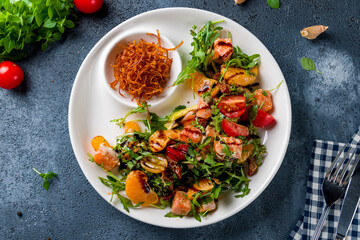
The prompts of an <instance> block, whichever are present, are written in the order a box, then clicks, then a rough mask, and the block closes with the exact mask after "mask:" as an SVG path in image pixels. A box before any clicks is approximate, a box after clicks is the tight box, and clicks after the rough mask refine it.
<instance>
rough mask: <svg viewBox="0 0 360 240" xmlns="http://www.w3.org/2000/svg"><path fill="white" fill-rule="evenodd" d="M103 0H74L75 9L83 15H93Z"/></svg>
mask: <svg viewBox="0 0 360 240" xmlns="http://www.w3.org/2000/svg"><path fill="white" fill-rule="evenodd" d="M103 2H104V0H74V4H75V7H76V8H77V9H79V11H80V12H83V13H87V14H89V13H94V12H97V11H99V9H100V8H101V6H102V5H103Z"/></svg>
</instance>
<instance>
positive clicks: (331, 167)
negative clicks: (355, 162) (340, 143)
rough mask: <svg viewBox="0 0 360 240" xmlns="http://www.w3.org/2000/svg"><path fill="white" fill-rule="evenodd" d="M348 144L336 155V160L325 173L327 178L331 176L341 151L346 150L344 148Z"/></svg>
mask: <svg viewBox="0 0 360 240" xmlns="http://www.w3.org/2000/svg"><path fill="white" fill-rule="evenodd" d="M346 146H348V144H346V145H344V147H343V148H342V149H341V150H340V151H339V153H338V154H337V155H336V157H335V160H334V161H333V162H332V163H331V165H330V167H329V170H328V171H327V172H326V174H325V178H329V175H330V174H331V172H332V171H333V170H334V167H335V164H336V162H337V161H338V160H339V158H340V155H341V153H343V152H344V149H345V148H346Z"/></svg>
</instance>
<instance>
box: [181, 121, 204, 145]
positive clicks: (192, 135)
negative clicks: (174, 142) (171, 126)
mask: <svg viewBox="0 0 360 240" xmlns="http://www.w3.org/2000/svg"><path fill="white" fill-rule="evenodd" d="M189 139H190V140H191V141H192V142H193V143H199V142H201V139H202V133H201V130H200V129H198V128H196V127H194V126H192V125H187V126H186V127H184V129H183V130H181V132H180V141H182V142H186V143H188V142H189Z"/></svg>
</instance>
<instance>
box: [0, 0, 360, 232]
mask: <svg viewBox="0 0 360 240" xmlns="http://www.w3.org/2000/svg"><path fill="white" fill-rule="evenodd" d="M280 1H281V7H280V9H278V10H274V9H270V7H269V6H268V5H267V4H266V0H248V1H247V2H246V3H245V4H243V5H242V6H235V5H234V4H233V1H232V0H226V1H225V0H209V1H200V0H181V1H174V0H154V1H144V0H139V1H130V0H123V1H110V0H105V5H104V7H103V8H102V10H101V11H100V12H98V13H96V14H93V15H82V14H79V21H78V23H79V24H78V26H77V27H76V28H75V29H72V30H71V31H68V32H67V35H66V36H65V37H64V38H63V39H62V40H61V41H59V42H57V43H55V44H53V45H51V46H50V48H49V49H48V50H47V51H45V52H41V51H35V52H34V53H32V54H31V56H30V57H29V58H27V59H25V60H22V61H20V62H18V64H20V65H21V67H22V68H23V69H24V72H25V74H26V78H25V82H24V83H23V84H22V85H21V86H20V87H19V88H17V89H15V90H11V91H7V90H3V89H0V109H1V112H0V123H1V124H0V189H1V191H0V239H44V238H45V239H46V238H47V237H50V238H51V239H110V238H111V239H141V238H163V239H195V238H197V239H219V238H223V239H228V238H236V239H286V238H287V236H288V235H289V233H290V231H291V229H292V228H293V226H294V225H295V224H296V222H297V220H298V218H299V216H300V215H301V213H302V211H303V207H304V200H305V191H306V176H307V172H308V167H309V159H310V153H311V147H312V142H313V140H314V139H324V140H334V141H347V140H348V139H349V138H350V137H351V135H352V134H353V131H355V129H356V128H357V127H358V125H359V124H360V112H359V110H360V101H359V99H360V78H359V76H360V72H359V67H358V66H359V65H360V25H359V21H360V4H359V2H358V0H347V1H328V0H296V1H285V0H280ZM164 7H192V8H200V9H205V10H209V11H212V12H216V13H219V14H222V15H224V16H226V17H229V18H231V19H233V20H235V21H236V22H238V23H239V24H241V25H243V26H244V27H246V28H247V29H249V30H250V31H251V32H252V33H254V34H255V35H256V36H257V37H258V38H259V39H260V40H261V41H262V42H263V43H264V44H265V46H266V47H267V48H268V49H269V50H270V52H271V53H272V54H273V56H274V57H275V59H276V60H277V62H278V63H279V65H280V68H281V69H282V71H283V73H284V75H285V78H286V81H287V84H288V87H289V91H290V95H291V100H292V109H293V122H292V124H293V128H292V134H291V139H290V143H289V147H288V151H287V154H286V156H285V159H284V162H283V164H282V166H281V168H280V170H279V172H278V173H277V175H276V176H275V178H274V179H273V181H272V182H271V184H270V185H269V186H268V188H267V189H266V190H265V191H264V192H263V193H262V194H261V195H260V197H259V198H258V199H257V200H255V201H254V202H253V203H252V204H251V205H249V206H248V207H247V208H246V209H244V210H243V211H241V212H240V213H238V214H236V215H235V216H233V217H231V218H229V219H227V220H224V221H222V222H220V223H217V224H213V225H210V226H206V227H202V228H197V229H190V230H174V229H163V228H159V227H154V226H150V225H147V224H144V223H141V222H139V221H136V220H133V219H132V218H130V217H127V216H126V215H124V214H122V213H120V212H119V211H118V210H116V209H115V208H113V207H112V206H111V205H110V204H107V203H106V202H105V201H104V200H103V199H102V198H101V197H100V196H99V194H97V192H96V191H95V190H94V189H93V188H92V187H91V186H90V184H89V183H88V181H87V180H86V178H85V176H84V175H83V173H82V171H81V170H80V168H79V166H78V164H77V162H76V159H75V156H74V154H73V151H72V147H71V143H70V139H69V135H68V124H67V117H68V116H67V111H68V103H69V102H68V101H69V96H70V91H71V88H72V84H73V81H74V79H75V76H76V73H77V71H78V69H79V67H80V64H81V62H82V61H83V60H84V58H85V57H86V55H87V54H88V52H89V51H90V50H91V48H92V47H93V46H94V45H95V44H96V42H97V41H98V40H99V39H100V38H101V37H102V36H103V35H104V34H106V33H107V32H108V31H109V30H111V29H112V28H113V27H115V26H116V25H118V24H120V23H121V22H122V21H124V20H126V19H128V18H130V17H133V16H135V15H137V14H139V13H142V12H145V11H148V10H152V9H157V8H164ZM315 24H324V25H328V26H330V28H329V30H328V31H327V32H326V33H325V34H323V35H322V36H320V37H319V38H318V39H317V40H314V41H308V40H306V39H303V38H301V37H300V35H299V30H301V29H302V28H303V27H306V26H309V25H315ZM303 56H306V57H309V58H312V59H313V60H314V62H315V64H316V66H317V68H318V69H319V70H320V71H321V72H323V73H324V74H323V75H319V74H317V73H315V72H313V71H312V72H307V71H305V70H303V69H302V68H301V65H300V58H301V57H303ZM34 166H35V167H37V168H38V169H39V170H45V171H47V170H51V171H54V172H56V173H58V174H59V178H58V179H56V180H55V181H53V183H52V185H51V187H50V189H49V191H45V190H44V189H42V186H41V183H42V181H41V178H40V177H39V176H38V175H37V174H35V173H34V172H33V170H32V167H34ZM17 211H21V212H22V213H23V216H22V217H21V218H20V217H18V216H17V215H16V212H17Z"/></svg>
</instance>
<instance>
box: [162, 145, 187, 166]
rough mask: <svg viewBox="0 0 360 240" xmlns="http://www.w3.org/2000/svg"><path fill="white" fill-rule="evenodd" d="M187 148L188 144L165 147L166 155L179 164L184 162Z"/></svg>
mask: <svg viewBox="0 0 360 240" xmlns="http://www.w3.org/2000/svg"><path fill="white" fill-rule="evenodd" d="M188 148H189V145H188V144H179V145H177V146H176V145H171V146H167V148H166V153H167V155H168V156H169V158H171V159H172V160H174V161H176V162H179V161H183V160H185V154H186V152H187V149H188Z"/></svg>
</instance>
